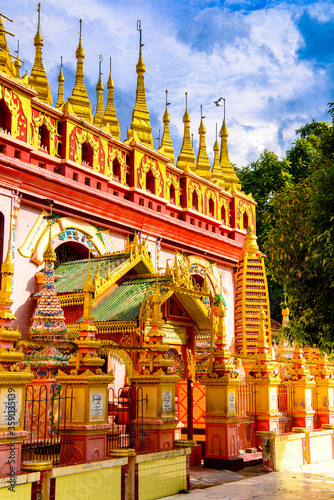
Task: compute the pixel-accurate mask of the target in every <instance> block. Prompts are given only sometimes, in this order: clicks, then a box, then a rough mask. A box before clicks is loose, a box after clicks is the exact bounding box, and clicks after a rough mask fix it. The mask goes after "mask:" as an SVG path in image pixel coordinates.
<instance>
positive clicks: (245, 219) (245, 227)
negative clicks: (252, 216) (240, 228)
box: [243, 212, 249, 229]
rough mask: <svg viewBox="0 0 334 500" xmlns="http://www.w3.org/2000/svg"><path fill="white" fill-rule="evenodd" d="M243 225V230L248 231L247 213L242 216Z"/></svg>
mask: <svg viewBox="0 0 334 500" xmlns="http://www.w3.org/2000/svg"><path fill="white" fill-rule="evenodd" d="M243 225H244V229H248V225H249V219H248V214H247V212H244V215H243Z"/></svg>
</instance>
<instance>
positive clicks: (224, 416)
mask: <svg viewBox="0 0 334 500" xmlns="http://www.w3.org/2000/svg"><path fill="white" fill-rule="evenodd" d="M212 307H213V308H214V309H213V318H212V319H213V321H212V335H211V359H212V356H213V354H214V361H213V363H212V365H211V367H210V373H209V375H207V376H204V377H202V379H201V383H202V384H203V385H205V389H206V412H205V417H204V420H205V458H204V466H205V467H214V468H219V469H230V470H240V469H243V467H244V465H243V459H242V458H241V457H239V454H238V452H239V450H238V422H239V420H240V419H239V417H238V388H239V386H240V383H241V381H240V376H239V374H238V373H236V372H235V370H234V365H233V363H232V361H231V353H230V351H229V349H228V347H227V341H226V334H225V316H226V312H225V309H224V307H223V304H222V301H221V299H220V302H219V304H218V305H216V306H214V305H213V304H212ZM215 336H216V349H215V350H214V351H213V344H214V342H215Z"/></svg>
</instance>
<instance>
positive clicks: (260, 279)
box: [235, 224, 271, 354]
mask: <svg viewBox="0 0 334 500" xmlns="http://www.w3.org/2000/svg"><path fill="white" fill-rule="evenodd" d="M256 240H257V238H256V236H255V234H254V231H253V227H252V224H250V225H249V227H248V230H247V234H246V236H245V240H244V245H243V248H242V255H241V257H240V259H239V262H238V268H237V273H236V280H235V307H236V313H235V339H236V342H235V345H236V351H237V353H240V352H244V353H246V352H248V353H251V354H255V353H256V352H257V348H258V346H259V345H260V344H261V342H262V343H263V342H264V340H263V339H265V342H266V343H268V344H269V345H271V329H270V306H269V294H268V285H267V277H266V271H265V265H264V259H263V254H262V253H261V252H260V251H259V247H258V244H257V241H256ZM263 311H264V313H265V314H263Z"/></svg>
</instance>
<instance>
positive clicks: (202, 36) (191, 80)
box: [1, 0, 334, 167]
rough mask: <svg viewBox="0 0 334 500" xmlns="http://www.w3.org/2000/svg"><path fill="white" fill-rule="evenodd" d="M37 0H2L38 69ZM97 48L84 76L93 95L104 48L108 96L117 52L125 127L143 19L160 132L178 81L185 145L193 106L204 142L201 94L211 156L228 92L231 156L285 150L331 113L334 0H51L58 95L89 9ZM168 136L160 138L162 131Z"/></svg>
mask: <svg viewBox="0 0 334 500" xmlns="http://www.w3.org/2000/svg"><path fill="white" fill-rule="evenodd" d="M35 7H37V1H36V2H33V1H32V0H3V1H2V2H1V12H2V13H3V14H5V15H6V16H8V17H10V18H11V19H13V22H12V23H9V22H6V24H5V28H6V29H8V30H9V31H11V32H13V33H15V35H16V37H15V39H12V38H9V40H8V44H9V46H10V49H11V51H14V50H15V49H16V40H17V39H19V40H20V57H21V58H22V59H23V60H24V61H25V65H24V69H27V71H28V73H30V70H31V66H32V63H33V59H34V50H35V49H34V45H33V38H34V35H35V33H36V26H37V12H36V10H35ZM80 18H82V19H83V25H82V42H83V47H84V50H85V53H86V57H85V61H84V71H85V83H86V87H87V90H88V93H89V96H90V100H91V103H92V107H93V106H94V105H95V102H96V92H95V86H96V82H97V77H98V59H99V55H100V54H101V55H102V56H103V59H104V61H103V68H102V71H103V82H104V85H105V100H106V96H107V88H106V83H107V79H108V73H109V57H111V58H112V72H113V79H114V83H115V100H116V111H117V115H118V119H119V121H120V125H121V138H122V139H125V138H126V129H127V128H128V127H129V125H130V123H131V116H132V110H133V106H134V102H135V88H136V76H137V75H136V69H135V67H136V63H137V59H138V32H137V29H136V22H137V19H140V20H141V23H142V29H143V43H144V47H143V56H144V62H145V65H146V73H145V86H146V92H147V104H148V108H149V111H150V118H151V125H152V127H153V138H154V139H155V138H157V137H158V134H159V128H160V129H161V131H162V128H163V124H162V121H161V120H162V116H163V113H164V105H165V90H166V89H168V91H169V98H168V100H169V102H170V103H171V104H170V106H169V112H170V116H171V126H170V129H171V136H172V140H173V144H174V148H175V154H176V156H177V155H178V154H179V151H180V147H181V143H182V134H183V122H182V116H183V113H184V109H185V92H188V109H189V113H190V117H191V132H192V133H193V135H194V150H195V153H196V154H197V146H198V126H199V121H200V105H201V104H203V114H204V115H205V117H206V118H205V125H206V129H207V149H208V153H209V155H210V157H212V147H213V144H214V141H215V131H216V123H217V122H218V124H219V125H218V126H220V124H221V121H222V117H223V115H222V108H220V107H216V106H215V105H214V104H213V101H215V100H216V99H217V98H218V97H221V96H222V97H224V98H225V99H226V114H227V126H228V130H229V151H230V158H231V161H233V162H234V163H236V164H237V165H238V166H240V167H241V166H245V165H247V164H248V163H250V162H251V161H254V160H256V159H257V158H258V157H259V155H260V154H261V153H262V152H263V150H264V149H265V148H266V149H269V150H272V151H274V152H275V153H276V154H278V155H279V156H282V155H284V153H285V151H286V149H288V148H289V147H290V145H291V143H292V142H293V141H294V140H295V138H296V135H295V130H296V129H298V128H300V127H301V126H302V125H304V124H305V123H307V122H309V121H311V120H312V119H313V118H314V119H316V120H319V121H321V120H329V115H328V113H327V110H328V106H327V103H328V102H329V101H333V100H334V95H333V94H334V2H333V1H323V2H321V1H319V2H318V1H306V0H305V1H303V0H296V1H292V0H289V1H286V2H282V1H275V0H272V1H264V0H263V1H261V0H258V1H257V0H254V1H251V0H244V1H242V0H241V1H234V0H225V1H219V0H216V1H215V0H212V1H210V0H188V1H183V0H162V1H159V0H158V1H153V0H128V1H126V2H125V1H124V0H112V1H111V0H71V1H70V2H69V1H68V0H45V1H44V2H42V7H41V31H42V36H43V38H44V47H43V61H44V66H45V69H46V72H47V76H48V79H49V83H50V86H51V90H52V94H53V98H54V102H55V100H56V97H57V75H58V72H59V62H60V56H63V64H64V74H65V79H66V80H65V98H67V97H68V96H69V95H70V94H71V92H72V88H73V85H74V76H75V65H76V59H75V50H76V47H77V44H78V30H79V19H80ZM154 143H155V145H157V140H155V141H154Z"/></svg>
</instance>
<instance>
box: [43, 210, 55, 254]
mask: <svg viewBox="0 0 334 500" xmlns="http://www.w3.org/2000/svg"><path fill="white" fill-rule="evenodd" d="M46 201H48V203H49V207H50V214H49V215H44V217H43V219H46V220H47V221H48V226H49V241H48V244H47V246H46V248H45V250H44V253H43V260H44V262H45V263H46V262H55V261H56V259H57V256H56V252H55V251H54V248H53V245H52V235H51V226H52V224H51V221H52V219H53V215H52V207H53V200H46Z"/></svg>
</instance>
